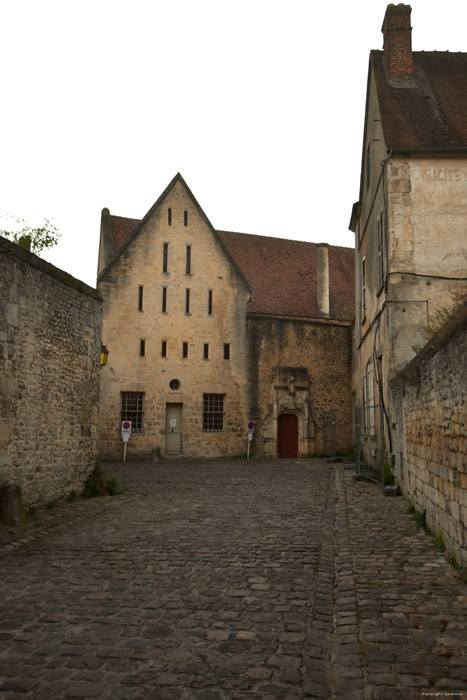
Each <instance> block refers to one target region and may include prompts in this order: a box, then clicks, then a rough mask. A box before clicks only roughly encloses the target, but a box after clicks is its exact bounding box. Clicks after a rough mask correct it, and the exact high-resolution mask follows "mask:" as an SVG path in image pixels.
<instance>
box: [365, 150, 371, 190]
mask: <svg viewBox="0 0 467 700" xmlns="http://www.w3.org/2000/svg"><path fill="white" fill-rule="evenodd" d="M370 155H371V141H368V146H367V148H366V189H367V192H368V190H369V189H370V179H371V178H370V176H371V173H370Z"/></svg>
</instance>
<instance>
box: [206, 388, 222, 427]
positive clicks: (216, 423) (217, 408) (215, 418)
mask: <svg viewBox="0 0 467 700" xmlns="http://www.w3.org/2000/svg"><path fill="white" fill-rule="evenodd" d="M225 398H226V395H225V394H203V432H205V433H222V432H224V424H225V403H226V402H225Z"/></svg>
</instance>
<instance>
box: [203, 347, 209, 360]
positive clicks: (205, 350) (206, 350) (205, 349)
mask: <svg viewBox="0 0 467 700" xmlns="http://www.w3.org/2000/svg"><path fill="white" fill-rule="evenodd" d="M203 357H204V359H205V360H209V343H204V349H203Z"/></svg>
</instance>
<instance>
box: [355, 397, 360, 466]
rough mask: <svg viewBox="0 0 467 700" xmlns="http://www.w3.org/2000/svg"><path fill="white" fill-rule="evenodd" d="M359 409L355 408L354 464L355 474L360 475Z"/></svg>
mask: <svg viewBox="0 0 467 700" xmlns="http://www.w3.org/2000/svg"><path fill="white" fill-rule="evenodd" d="M360 419H361V414H360V408H359V407H358V406H356V407H355V462H356V467H357V474H360Z"/></svg>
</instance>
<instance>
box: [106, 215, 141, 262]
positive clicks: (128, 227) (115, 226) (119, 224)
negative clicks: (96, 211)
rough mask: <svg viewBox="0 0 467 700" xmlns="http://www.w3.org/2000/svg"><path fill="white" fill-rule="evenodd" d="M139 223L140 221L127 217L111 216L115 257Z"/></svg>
mask: <svg viewBox="0 0 467 700" xmlns="http://www.w3.org/2000/svg"><path fill="white" fill-rule="evenodd" d="M139 222H140V219H127V218H126V216H114V215H113V214H112V215H111V216H110V225H111V227H112V252H113V254H114V255H115V254H116V253H117V252H118V251H119V250H120V248H121V247H122V245H123V244H124V243H125V241H126V239H127V238H128V237H129V235H130V233H132V232H133V231H134V230H135V228H136V227H137V225H138V224H139Z"/></svg>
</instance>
